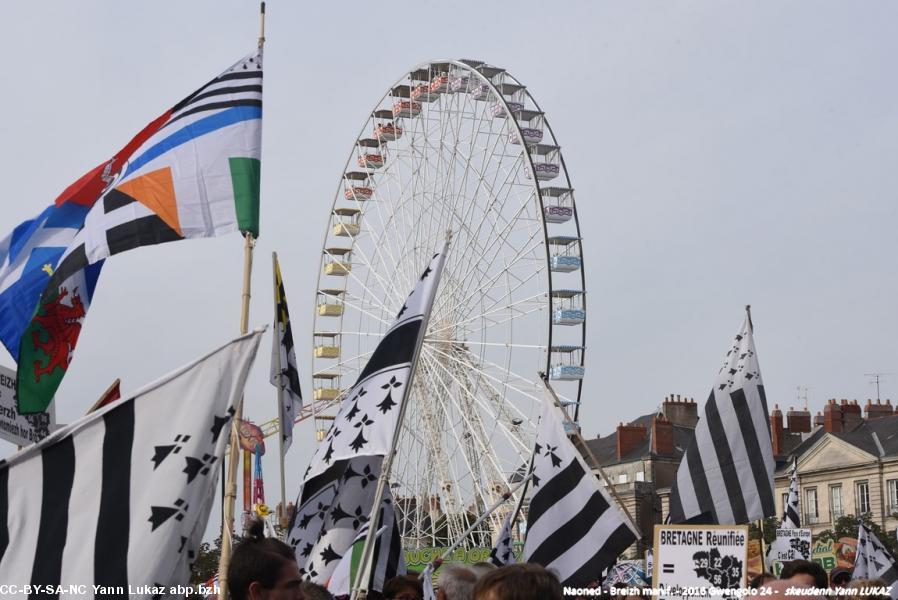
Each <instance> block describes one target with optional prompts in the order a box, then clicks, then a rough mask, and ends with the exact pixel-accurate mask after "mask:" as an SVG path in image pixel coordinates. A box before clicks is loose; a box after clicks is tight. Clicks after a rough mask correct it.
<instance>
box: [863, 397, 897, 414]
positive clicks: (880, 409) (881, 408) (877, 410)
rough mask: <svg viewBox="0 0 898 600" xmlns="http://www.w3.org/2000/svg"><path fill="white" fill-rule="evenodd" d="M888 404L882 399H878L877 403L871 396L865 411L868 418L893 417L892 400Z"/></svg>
mask: <svg viewBox="0 0 898 600" xmlns="http://www.w3.org/2000/svg"><path fill="white" fill-rule="evenodd" d="M887 402H889V403H888V404H883V403H882V401H881V400H877V401H876V404H873V401H872V400H870V399H869V398H868V399H867V405H866V406H865V407H864V413H865V414H866V417H867V419H879V418H882V417H891V416H892V405H891V403H890V401H887Z"/></svg>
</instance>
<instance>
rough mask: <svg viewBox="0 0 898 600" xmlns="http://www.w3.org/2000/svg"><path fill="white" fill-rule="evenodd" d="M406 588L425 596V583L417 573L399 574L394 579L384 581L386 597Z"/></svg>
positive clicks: (420, 596) (419, 595) (399, 592)
mask: <svg viewBox="0 0 898 600" xmlns="http://www.w3.org/2000/svg"><path fill="white" fill-rule="evenodd" d="M406 590H411V591H413V592H415V593H416V594H418V597H419V598H423V597H424V584H423V583H422V582H421V580H420V579H418V576H417V575H397V576H396V577H393V578H392V579H388V580H387V581H386V582H385V583H384V591H383V594H384V597H385V598H391V597H393V596H395V595H396V594H401V593H402V592H404V591H406Z"/></svg>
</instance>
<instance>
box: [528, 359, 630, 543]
mask: <svg viewBox="0 0 898 600" xmlns="http://www.w3.org/2000/svg"><path fill="white" fill-rule="evenodd" d="M539 376H540V378H541V379H542V380H543V384H544V385H545V386H546V389H547V390H549V393H550V394H552V398H553V399H554V400H555V406H558V407H561V402H560V401H559V400H558V395H557V394H556V393H555V390H554V389H552V386H551V385H550V384H549V376H548V375H547V374H545V373H542V372H540V374H539ZM561 414H563V415H564V418H565V420H566V421H567V422H568V423H570V424H571V425H572V427H571V431H573V432H574V435H575V436H576V438H577V441H578V442H579V443H580V445H581V446H582V447H583V449H584V450H585V451H586V453H587V454H588V455H589V460H591V461H592V464H594V465H595V468H596V470H597V471H598V472H599V475H600V476H601V477H602V480H603V481H604V482H605V487H607V488H608V490H610V492H611V495H612V496H613V497H614V500H615V501H616V502H617V504H618V506H620V509H621V510H622V511H623V512H624V515H625V516H626V517H627V520H628V521H629V522H630V526H631V527H632V528H633V531H635V532H636V535H637V537H639V538H640V539H642V530H641V529H640V528H639V525H637V524H636V521H635V520H634V519H633V516H632V515H631V514H630V511H629V510H627V507H626V506H625V505H624V502H623V500H621V498H620V496H618V495H617V491H615V489H614V484H613V483H611V480H610V479H608V476H607V475H605V470H604V469H602V465H601V464H600V463H599V460H598V459H597V458H596V455H595V454H593V453H592V450H590V448H589V446H588V445H587V443H586V440H585V439H583V436H582V435H581V434H580V428H579V427H577V425H576V423H574V422H573V421H571V418H570V417H569V416H568V414H567V413H566V412H565V411H563V410H562V411H561Z"/></svg>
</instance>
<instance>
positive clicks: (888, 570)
mask: <svg viewBox="0 0 898 600" xmlns="http://www.w3.org/2000/svg"><path fill="white" fill-rule="evenodd" d="M851 578H852V579H882V580H883V581H885V582H886V585H887V586H892V587H891V591H890V596H891V597H892V600H898V563H896V562H895V559H894V557H892V555H891V554H889V551H888V550H887V549H886V547H885V546H884V545H883V543H882V542H880V541H879V538H877V537H876V534H874V533H873V532H872V531H871V530H870V528H869V527H867V525H865V524H864V523H861V524H860V528H859V529H858V533H857V554H856V555H855V559H854V571H853V572H852V573H851Z"/></svg>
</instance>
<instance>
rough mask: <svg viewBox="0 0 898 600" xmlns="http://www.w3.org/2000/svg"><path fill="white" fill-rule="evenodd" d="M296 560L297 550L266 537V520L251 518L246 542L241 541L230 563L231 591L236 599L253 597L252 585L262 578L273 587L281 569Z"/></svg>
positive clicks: (268, 586)
mask: <svg viewBox="0 0 898 600" xmlns="http://www.w3.org/2000/svg"><path fill="white" fill-rule="evenodd" d="M290 561H294V562H295V561H296V556H295V555H294V554H293V549H292V548H291V547H290V546H288V545H287V544H285V543H284V542H282V541H281V540H278V539H275V538H267V537H265V528H264V525H263V524H262V521H258V520H254V521H251V522H250V524H249V527H247V530H246V536H245V537H244V538H243V541H242V542H240V543H239V544H237V547H236V548H235V549H234V554H233V555H232V556H231V563H230V564H229V565H228V592H229V594H230V596H231V598H233V599H234V600H246V599H247V598H248V597H249V585H250V584H251V583H252V582H254V581H258V582H259V583H261V584H262V587H264V588H268V589H270V588H273V587H274V586H275V584H277V581H278V578H279V577H280V573H281V569H282V568H283V567H284V565H285V564H286V563H288V562H290Z"/></svg>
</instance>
